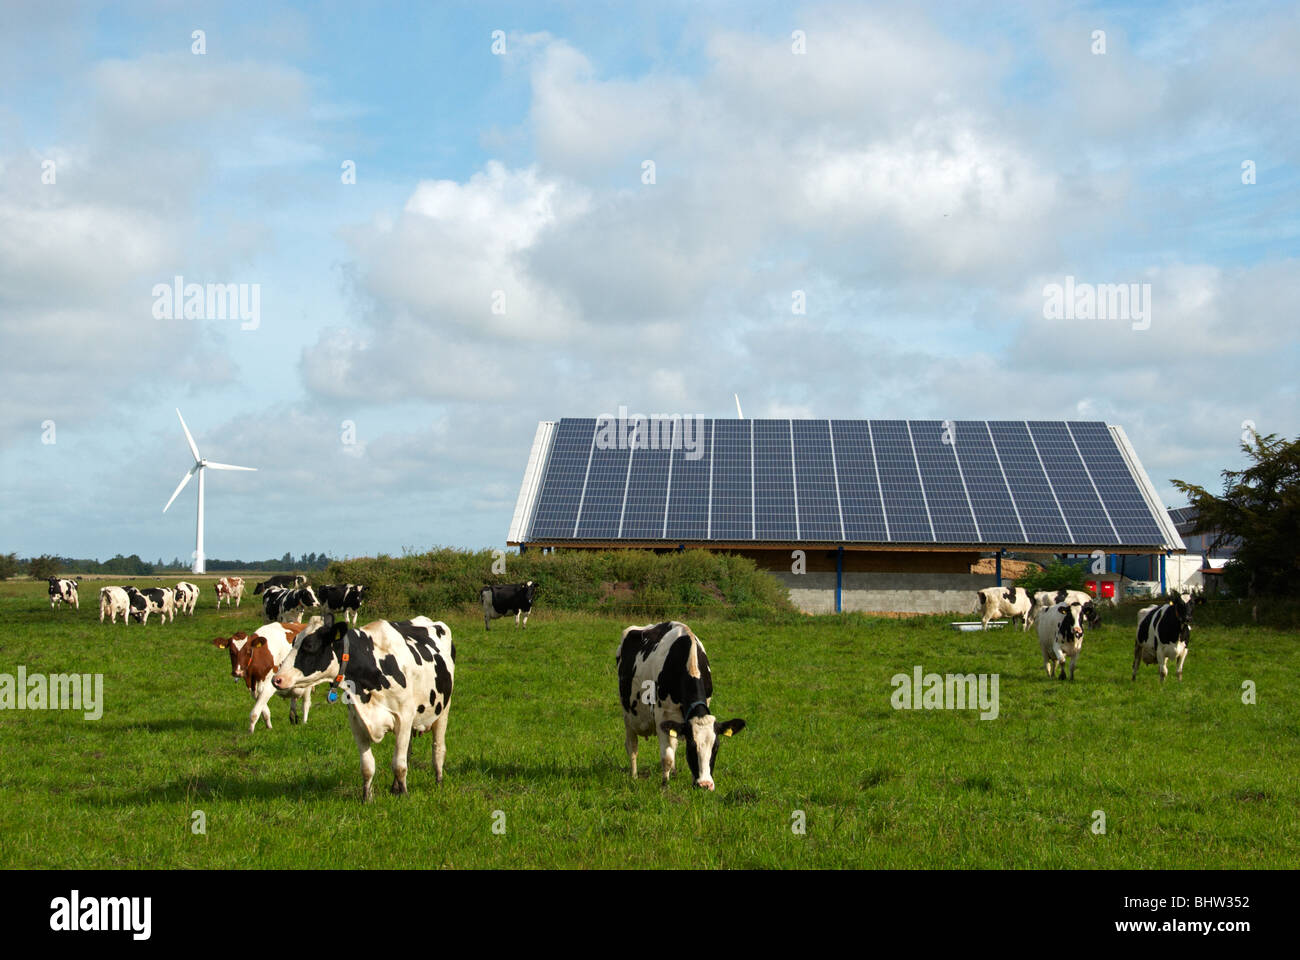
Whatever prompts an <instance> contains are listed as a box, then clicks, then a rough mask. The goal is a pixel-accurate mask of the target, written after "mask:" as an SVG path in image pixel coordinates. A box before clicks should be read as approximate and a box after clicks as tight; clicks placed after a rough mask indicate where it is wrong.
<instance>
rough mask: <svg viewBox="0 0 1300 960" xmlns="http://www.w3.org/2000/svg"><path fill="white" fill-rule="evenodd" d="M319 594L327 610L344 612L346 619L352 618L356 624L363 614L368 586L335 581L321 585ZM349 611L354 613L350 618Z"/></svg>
mask: <svg viewBox="0 0 1300 960" xmlns="http://www.w3.org/2000/svg"><path fill="white" fill-rule="evenodd" d="M318 595H319V597H320V602H321V603H322V604H324V605H325V609H326V610H328V611H329V612H330V613H339V612H342V614H343V619H344V621H347V620H349V619H350V620H351V622H352V623H353V624H355V623H356V622H357V618H358V617H359V616H360V615H361V602H362V601H363V600H364V599H365V598H366V588H365V587H364V586H359V585H358V584H355V583H333V584H330V585H329V586H326V587H321V588H320V590H319V592H318ZM349 613H351V614H352V616H351V617H350V618H349V616H348V614H349Z"/></svg>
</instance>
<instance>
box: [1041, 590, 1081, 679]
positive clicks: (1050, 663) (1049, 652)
mask: <svg viewBox="0 0 1300 960" xmlns="http://www.w3.org/2000/svg"><path fill="white" fill-rule="evenodd" d="M1083 620H1084V618H1083V604H1081V603H1078V602H1077V601H1076V602H1071V603H1054V604H1052V606H1050V607H1048V608H1047V609H1046V610H1044V611H1043V613H1042V615H1041V616H1039V618H1038V646H1039V647H1040V648H1041V649H1042V651H1043V669H1045V670H1046V671H1047V675H1048V677H1051V676H1053V675H1054V674H1055V673H1056V667H1057V664H1060V667H1061V679H1062V680H1064V679H1065V658H1066V657H1069V658H1070V679H1071V680H1073V679H1074V665H1075V663H1077V662H1078V660H1079V651H1080V650H1082V649H1083Z"/></svg>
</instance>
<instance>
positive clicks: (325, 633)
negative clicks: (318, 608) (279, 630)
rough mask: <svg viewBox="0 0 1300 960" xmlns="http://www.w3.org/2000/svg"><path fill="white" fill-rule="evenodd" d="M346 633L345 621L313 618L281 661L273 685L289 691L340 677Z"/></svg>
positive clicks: (278, 688)
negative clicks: (340, 664) (336, 621)
mask: <svg viewBox="0 0 1300 960" xmlns="http://www.w3.org/2000/svg"><path fill="white" fill-rule="evenodd" d="M347 633H348V625H347V623H346V622H345V621H340V622H338V623H335V622H334V620H333V618H332V617H331V618H326V619H321V618H320V617H312V618H311V620H310V621H309V622H308V624H307V627H306V629H304V630H303V631H302V632H301V633H299V634H298V636H297V637H295V638H294V641H293V649H292V650H290V651H289V654H288V656H286V657H285V658H284V660H283V662H281V664H280V669H279V670H277V671H276V672H275V679H274V680H273V681H272V684H273V685H274V686H275V688H276V689H277V690H292V689H301V688H303V687H311V686H314V685H315V684H317V683H320V682H321V681H322V680H333V679H334V678H335V677H337V676H338V674H339V663H340V657H341V656H342V649H343V638H344V637H345V636H347Z"/></svg>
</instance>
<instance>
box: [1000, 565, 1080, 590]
mask: <svg viewBox="0 0 1300 960" xmlns="http://www.w3.org/2000/svg"><path fill="white" fill-rule="evenodd" d="M1087 570H1088V566H1087V563H1086V562H1084V563H1065V562H1064V561H1062V560H1053V561H1052V562H1051V563H1049V564H1048V565H1047V566H1046V567H1044V568H1042V569H1038V568H1034V567H1031V568H1030V569H1028V570H1026V571H1025V572H1024V573H1023V574H1022V575H1021V577H1020V579H1019V580H1017V581H1016V586H1017V587H1024V588H1025V590H1026V591H1028V592H1029V593H1030V594H1031V595H1032V594H1035V593H1037V592H1038V591H1040V590H1062V589H1064V590H1082V589H1083V582H1084V580H1086V579H1087Z"/></svg>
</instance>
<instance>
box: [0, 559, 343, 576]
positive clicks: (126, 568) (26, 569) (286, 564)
mask: <svg viewBox="0 0 1300 960" xmlns="http://www.w3.org/2000/svg"><path fill="white" fill-rule="evenodd" d="M333 562H334V559H333V558H332V557H330V556H329V555H328V554H324V553H304V554H302V555H301V556H300V557H298V558H297V559H294V556H293V554H291V553H286V554H285V555H284V556H283V557H279V558H278V559H274V560H208V561H207V568H208V571H209V572H211V573H215V572H217V571H220V570H265V571H270V572H279V571H283V570H302V571H308V570H324V569H325V568H326V567H327V566H329V565H330V564H331V563H333ZM189 569H190V564H189V562H187V561H182V560H181V559H180V558H179V557H175V558H173V559H172V561H171V563H167V562H165V561H164V560H163V559H162V558H161V557H159V558H158V561H157V562H156V563H149V562H148V561H146V560H142V559H140V555H139V554H136V553H133V554H131V555H130V556H129V557H124V556H122V554H120V553H119V554H118V555H117V556H115V557H113V558H112V559H110V560H102V561H101V560H91V559H85V558H78V557H56V556H53V555H51V554H42V555H41V556H39V557H19V556H18V554H16V553H6V554H0V580H9V579H11V578H13V577H32V578H34V579H36V580H44V579H46V578H47V577H57V576H59V575H60V574H64V573H91V574H94V573H112V574H122V575H124V576H133V577H147V576H151V575H153V574H163V573H188V572H189Z"/></svg>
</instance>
